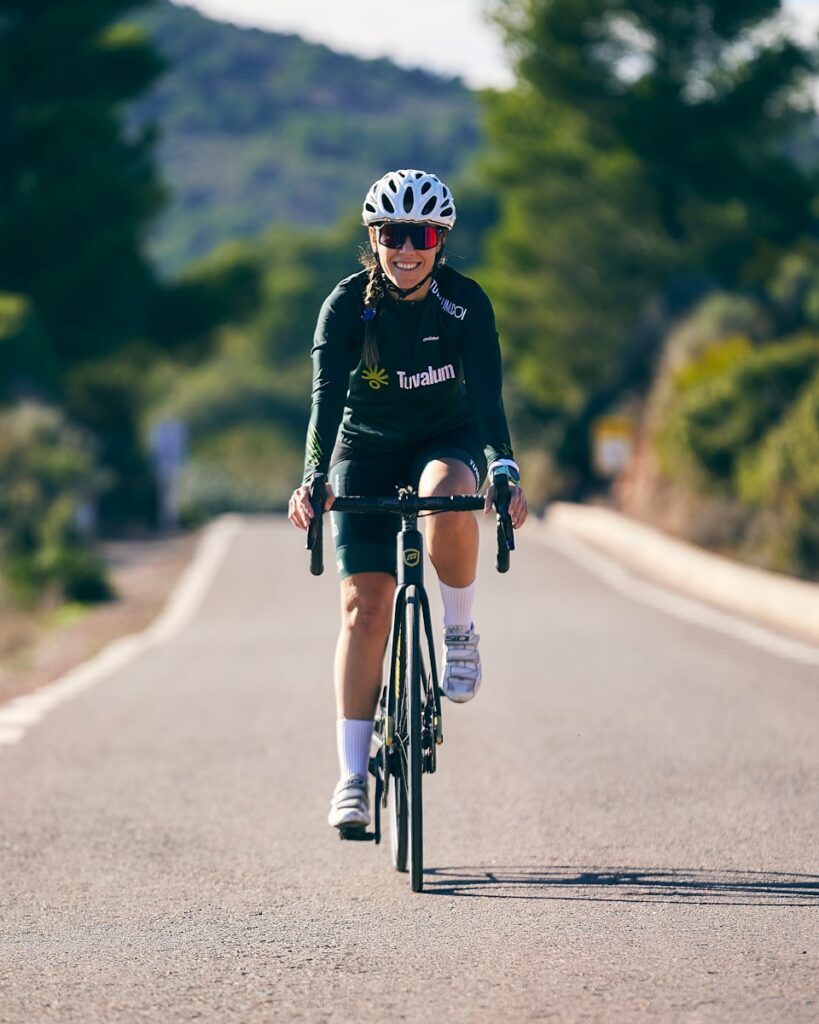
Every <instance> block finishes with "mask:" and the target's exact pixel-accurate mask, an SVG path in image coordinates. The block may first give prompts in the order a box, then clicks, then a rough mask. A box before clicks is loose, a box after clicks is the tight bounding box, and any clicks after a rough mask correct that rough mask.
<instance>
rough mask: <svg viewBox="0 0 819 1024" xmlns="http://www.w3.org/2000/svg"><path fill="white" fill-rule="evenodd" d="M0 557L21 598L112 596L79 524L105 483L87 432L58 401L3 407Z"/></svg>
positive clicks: (15, 596) (16, 596)
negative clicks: (82, 511) (79, 516)
mask: <svg viewBox="0 0 819 1024" xmlns="http://www.w3.org/2000/svg"><path fill="white" fill-rule="evenodd" d="M0 479H2V480H3V487H2V489H0V564H2V568H3V571H4V574H5V576H6V582H7V586H8V589H9V590H10V592H11V595H12V597H13V599H14V600H16V601H17V602H18V603H21V604H34V603H36V602H37V601H38V600H39V599H40V598H42V597H43V596H44V595H45V594H46V593H48V592H52V593H56V594H57V596H59V597H62V598H68V599H72V600H78V601H99V600H104V599H106V598H108V597H110V596H111V590H110V587H109V586H108V583H107V581H106V578H105V567H104V565H103V563H102V561H101V560H100V559H99V558H98V557H97V556H96V555H95V554H94V552H93V551H92V550H91V548H90V546H89V544H88V542H87V541H86V540H85V538H83V537H82V535H81V534H80V532H79V530H78V528H77V525H76V514H77V509H78V507H79V505H80V504H81V503H84V502H89V501H93V500H94V498H95V497H96V495H97V494H98V493H99V490H100V488H101V486H102V484H103V482H104V481H103V478H102V475H101V474H100V472H99V470H98V469H97V465H96V461H95V457H94V451H93V447H92V445H91V442H90V441H89V439H88V437H87V435H85V434H84V433H82V432H81V431H79V430H78V429H77V428H76V427H74V426H72V425H71V424H70V423H69V422H68V421H67V420H66V419H65V417H64V416H63V415H62V413H60V412H59V411H58V410H57V409H54V408H52V407H50V406H45V405H40V404H37V403H33V402H27V403H22V404H20V405H17V406H15V407H13V408H12V409H10V410H8V411H6V412H5V413H3V414H2V415H0Z"/></svg>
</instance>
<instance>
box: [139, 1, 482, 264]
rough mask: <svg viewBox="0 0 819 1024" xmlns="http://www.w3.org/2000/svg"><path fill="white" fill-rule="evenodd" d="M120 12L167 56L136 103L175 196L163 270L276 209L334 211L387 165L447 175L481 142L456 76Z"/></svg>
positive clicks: (162, 246) (257, 228)
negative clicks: (152, 129) (155, 130)
mask: <svg viewBox="0 0 819 1024" xmlns="http://www.w3.org/2000/svg"><path fill="white" fill-rule="evenodd" d="M129 20H130V21H136V22H138V23H139V24H141V25H142V26H143V27H144V28H145V29H146V30H147V31H148V32H149V33H150V35H151V37H152V38H153V40H154V42H155V44H156V46H157V48H158V50H159V51H160V53H161V54H162V55H163V57H164V59H165V60H166V61H167V63H168V70H167V72H166V73H165V74H164V75H163V76H162V78H161V79H160V81H159V83H158V84H157V86H156V87H155V88H154V89H152V90H151V91H150V92H149V93H148V94H147V95H146V96H145V97H144V98H143V99H142V100H141V101H140V102H139V103H138V104H137V105H136V107H135V109H134V111H133V118H134V121H135V123H136V124H142V123H144V122H146V121H155V122H156V123H157V124H158V126H159V129H160V133H161V138H160V141H159V144H158V148H157V155H158V157H159V161H160V165H161V169H162V173H163V176H164V178H165V181H166V182H167V184H168V186H169V189H170V192H171V196H172V198H171V201H170V203H169V206H168V208H167V210H166V213H165V214H164V216H163V218H162V220H161V222H160V224H159V225H158V229H157V232H156V235H155V237H154V239H153V241H152V248H153V251H154V255H155V256H156V258H157V260H158V262H159V264H160V266H161V268H162V269H163V270H164V271H165V272H167V273H173V272H175V271H178V270H180V269H181V268H182V267H184V266H185V265H186V264H187V263H188V262H190V261H191V260H192V259H194V258H197V257H200V256H203V255H204V254H205V253H207V252H208V251H210V250H211V249H212V248H213V246H214V245H216V244H217V243H219V242H221V241H224V240H225V239H228V238H232V237H236V236H244V237H250V236H254V235H257V234H259V233H260V232H261V231H262V230H264V229H265V228H266V227H267V226H268V225H269V224H270V223H272V222H291V223H306V224H325V223H328V222H334V221H336V220H337V219H338V218H339V216H341V215H343V214H345V213H349V211H350V209H351V208H352V207H354V206H355V205H356V204H358V203H360V201H361V198H362V195H363V192H364V190H365V189H366V186H367V185H368V184H369V183H370V181H372V180H373V179H375V178H376V177H378V176H379V175H380V174H382V173H383V172H384V170H386V169H388V168H390V167H397V166H416V167H429V168H431V169H435V170H436V171H437V172H438V173H440V174H441V175H444V176H451V175H452V174H453V173H457V171H458V170H459V169H460V168H461V167H462V166H463V165H464V163H465V161H466V160H467V159H468V158H469V156H470V155H471V154H472V153H473V152H474V151H475V149H476V147H477V146H478V143H479V140H480V129H479V114H478V108H477V103H476V100H475V97H474V95H473V94H472V93H471V92H470V91H469V90H468V89H467V88H466V87H465V86H464V85H463V84H462V83H461V82H460V81H459V80H457V79H444V78H440V77H438V76H436V75H432V74H428V73H426V72H422V71H406V70H403V69H401V68H399V67H397V66H396V65H394V64H392V63H391V62H390V61H387V60H359V59H357V58H356V57H352V56H347V55H343V54H339V53H335V52H334V51H332V50H330V49H328V48H327V47H325V46H320V45H316V44H312V43H307V42H304V41H303V40H302V39H300V38H299V37H298V36H293V35H281V34H277V33H272V32H263V31H260V30H258V29H245V28H239V27H236V26H234V25H229V24H225V23H223V22H217V21H213V20H211V19H208V18H205V17H203V16H202V15H200V14H199V13H197V12H195V11H193V10H191V9H189V8H180V7H176V6H174V5H172V4H170V3H160V4H158V5H156V6H155V7H153V8H151V9H148V10H147V11H142V12H136V13H135V14H134V15H132V16H130V17H129Z"/></svg>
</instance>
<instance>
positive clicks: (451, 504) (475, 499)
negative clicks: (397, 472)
mask: <svg viewBox="0 0 819 1024" xmlns="http://www.w3.org/2000/svg"><path fill="white" fill-rule="evenodd" d="M483 507H484V499H483V498H482V497H481V496H480V495H479V494H452V495H447V496H444V497H429V498H421V497H419V496H418V495H417V494H405V495H402V496H401V497H398V498H368V497H357V496H355V495H345V496H344V497H343V498H342V497H338V498H335V499H334V501H333V504H332V507H331V509H330V511H331V512H398V513H400V514H402V515H411V514H413V513H416V514H417V513H418V512H477V511H479V510H480V509H482V508H483Z"/></svg>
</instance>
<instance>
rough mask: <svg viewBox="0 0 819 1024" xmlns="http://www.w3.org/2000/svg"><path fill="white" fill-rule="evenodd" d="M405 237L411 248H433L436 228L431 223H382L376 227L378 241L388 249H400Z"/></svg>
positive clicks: (435, 242)
mask: <svg viewBox="0 0 819 1024" xmlns="http://www.w3.org/2000/svg"><path fill="white" fill-rule="evenodd" d="M407 238H409V239H410V243H411V245H412V247H413V249H434V248H435V246H436V245H437V244H438V228H436V227H435V226H434V225H432V224H382V225H381V227H380V228H379V229H378V241H379V242H380V243H381V244H382V245H385V246H386V247H387V248H388V249H400V248H401V246H402V245H403V244H404V242H405V240H406V239H407Z"/></svg>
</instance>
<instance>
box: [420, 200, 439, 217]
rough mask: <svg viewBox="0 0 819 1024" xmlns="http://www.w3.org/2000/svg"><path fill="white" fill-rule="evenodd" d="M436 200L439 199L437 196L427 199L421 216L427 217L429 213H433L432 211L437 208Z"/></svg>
mask: <svg viewBox="0 0 819 1024" xmlns="http://www.w3.org/2000/svg"><path fill="white" fill-rule="evenodd" d="M436 202H437V199H436V198H435V196H432V197H431V198H430V199H427V201H426V202H425V203H424V208H423V210H421V216H422V217H426V216H427V214H429V213H432V211H433V210H434V209H435V203H436Z"/></svg>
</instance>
